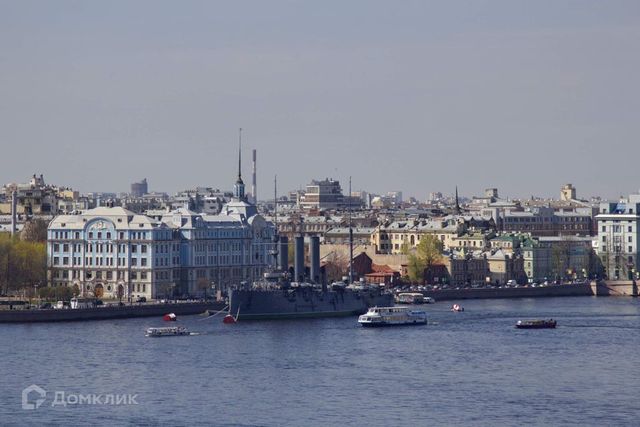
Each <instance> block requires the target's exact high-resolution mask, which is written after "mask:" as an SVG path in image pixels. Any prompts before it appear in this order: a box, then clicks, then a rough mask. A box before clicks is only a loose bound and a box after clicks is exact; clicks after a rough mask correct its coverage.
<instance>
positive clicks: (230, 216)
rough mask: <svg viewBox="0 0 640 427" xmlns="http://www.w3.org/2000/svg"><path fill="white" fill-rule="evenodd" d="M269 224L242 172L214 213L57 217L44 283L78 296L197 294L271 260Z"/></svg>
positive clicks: (103, 212) (102, 212)
mask: <svg viewBox="0 0 640 427" xmlns="http://www.w3.org/2000/svg"><path fill="white" fill-rule="evenodd" d="M274 233H275V227H274V225H273V224H272V223H271V222H267V221H266V220H265V219H264V218H263V217H262V216H261V215H259V214H258V213H257V209H256V207H255V205H253V204H251V203H249V202H247V199H246V196H245V193H244V183H243V182H242V177H241V175H240V171H238V181H237V182H236V184H235V186H234V198H233V200H232V201H231V202H229V203H227V204H226V205H225V206H224V207H223V209H222V212H221V213H220V214H219V215H206V214H199V213H195V212H192V211H189V210H188V209H185V208H180V209H176V210H173V211H169V212H166V213H165V214H163V215H162V216H156V217H150V216H146V215H137V214H135V213H133V212H130V211H127V210H126V209H123V208H121V207H114V208H106V207H100V208H96V209H91V210H88V211H85V212H83V213H81V214H77V215H59V216H57V217H55V218H54V219H53V220H52V221H51V223H50V224H49V228H48V240H47V256H48V267H49V273H48V275H49V276H48V277H49V284H50V286H74V287H76V286H77V290H78V292H79V293H80V295H84V296H99V297H103V296H104V297H111V298H123V299H128V298H135V297H140V296H144V297H147V298H162V297H165V296H169V295H192V296H195V295H203V294H206V293H207V292H211V291H210V290H211V289H212V288H216V289H224V288H226V287H228V286H229V285H233V284H238V283H240V282H242V281H247V282H251V281H254V280H257V279H258V278H259V277H260V276H261V275H262V273H263V272H264V271H265V270H266V269H267V268H268V267H269V266H270V265H271V264H272V263H273V259H271V258H270V255H269V253H270V252H271V251H272V250H273V249H275V248H274V243H273V236H274Z"/></svg>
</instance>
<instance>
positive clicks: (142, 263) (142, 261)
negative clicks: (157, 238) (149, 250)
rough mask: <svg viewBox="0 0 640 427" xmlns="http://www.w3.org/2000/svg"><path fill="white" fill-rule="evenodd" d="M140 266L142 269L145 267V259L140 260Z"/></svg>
mask: <svg viewBox="0 0 640 427" xmlns="http://www.w3.org/2000/svg"><path fill="white" fill-rule="evenodd" d="M140 265H142V266H143V267H144V266H146V265H147V259H146V258H142V259H140Z"/></svg>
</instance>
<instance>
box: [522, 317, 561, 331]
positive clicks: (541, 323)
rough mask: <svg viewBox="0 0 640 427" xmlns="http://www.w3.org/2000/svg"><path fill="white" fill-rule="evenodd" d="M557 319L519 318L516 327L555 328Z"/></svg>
mask: <svg viewBox="0 0 640 427" xmlns="http://www.w3.org/2000/svg"><path fill="white" fill-rule="evenodd" d="M556 323H557V322H556V321H555V320H553V319H536V320H518V321H517V322H516V328H518V329H553V328H555V327H556Z"/></svg>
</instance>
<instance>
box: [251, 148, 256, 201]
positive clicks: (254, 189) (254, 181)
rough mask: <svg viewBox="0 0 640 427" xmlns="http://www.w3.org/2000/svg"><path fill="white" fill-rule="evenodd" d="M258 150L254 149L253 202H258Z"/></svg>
mask: <svg viewBox="0 0 640 427" xmlns="http://www.w3.org/2000/svg"><path fill="white" fill-rule="evenodd" d="M256 151H257V150H255V149H254V150H253V176H252V177H251V197H252V198H253V203H254V204H256V205H257V204H258V184H257V182H256V181H257V177H256V175H257V170H256Z"/></svg>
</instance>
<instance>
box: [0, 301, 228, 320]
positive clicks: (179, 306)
mask: <svg viewBox="0 0 640 427" xmlns="http://www.w3.org/2000/svg"><path fill="white" fill-rule="evenodd" d="M224 305H225V304H224V303H221V302H180V303H167V304H151V303H149V304H140V305H124V306H108V307H96V308H78V309H69V308H67V309H60V310H55V309H46V310H40V309H31V310H29V309H14V310H0V323H22V322H29V323H30V322H68V321H78V320H104V319H127V318H132V317H153V316H162V315H164V314H167V313H175V314H176V315H188V314H200V313H203V312H205V311H207V310H210V311H218V310H222V309H223V308H224Z"/></svg>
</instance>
